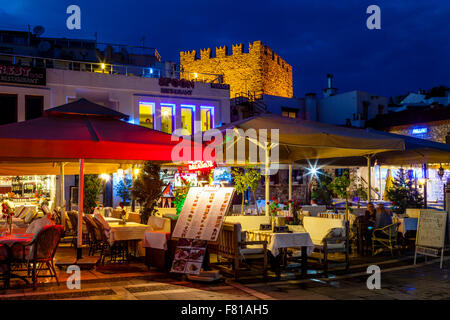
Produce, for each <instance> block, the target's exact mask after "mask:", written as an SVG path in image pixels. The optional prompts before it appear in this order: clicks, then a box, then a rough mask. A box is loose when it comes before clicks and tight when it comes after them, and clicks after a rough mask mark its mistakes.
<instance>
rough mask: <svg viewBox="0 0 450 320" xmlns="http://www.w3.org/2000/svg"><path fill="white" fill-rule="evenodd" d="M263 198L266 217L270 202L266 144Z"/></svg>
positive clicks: (267, 149)
mask: <svg viewBox="0 0 450 320" xmlns="http://www.w3.org/2000/svg"><path fill="white" fill-rule="evenodd" d="M265 175H266V177H265V181H264V182H265V185H266V186H265V192H266V193H265V198H266V216H269V204H268V203H269V201H270V199H269V198H270V189H269V186H270V184H269V182H270V176H269V147H268V145H267V144H266V161H265Z"/></svg>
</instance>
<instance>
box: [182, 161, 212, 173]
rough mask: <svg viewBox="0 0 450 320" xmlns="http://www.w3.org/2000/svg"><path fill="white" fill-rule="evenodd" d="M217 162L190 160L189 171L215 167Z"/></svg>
mask: <svg viewBox="0 0 450 320" xmlns="http://www.w3.org/2000/svg"><path fill="white" fill-rule="evenodd" d="M215 166H216V164H215V163H214V162H213V161H201V160H197V161H188V165H187V167H188V171H201V170H211V169H214V168H215Z"/></svg>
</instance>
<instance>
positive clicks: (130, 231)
mask: <svg viewBox="0 0 450 320" xmlns="http://www.w3.org/2000/svg"><path fill="white" fill-rule="evenodd" d="M109 226H110V227H111V229H110V230H109V242H110V243H111V244H112V243H114V241H123V240H143V239H144V235H145V232H146V231H147V230H149V229H151V227H150V226H148V225H146V224H140V223H135V222H127V224H126V225H120V224H119V223H110V224H109Z"/></svg>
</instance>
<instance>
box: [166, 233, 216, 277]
mask: <svg viewBox="0 0 450 320" xmlns="http://www.w3.org/2000/svg"><path fill="white" fill-rule="evenodd" d="M206 245H207V242H206V241H204V240H192V239H179V240H178V244H177V249H176V251H175V257H174V259H173V262H172V269H171V270H170V271H171V272H176V273H186V274H195V275H199V274H200V270H201V268H202V264H203V259H204V258H205V252H206Z"/></svg>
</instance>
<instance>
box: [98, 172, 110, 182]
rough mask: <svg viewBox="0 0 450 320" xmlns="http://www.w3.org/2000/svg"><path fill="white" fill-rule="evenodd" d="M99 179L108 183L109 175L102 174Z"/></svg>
mask: <svg viewBox="0 0 450 320" xmlns="http://www.w3.org/2000/svg"><path fill="white" fill-rule="evenodd" d="M100 179H102V180H105V181H109V179H110V176H109V174H107V173H102V174H101V175H100Z"/></svg>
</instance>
